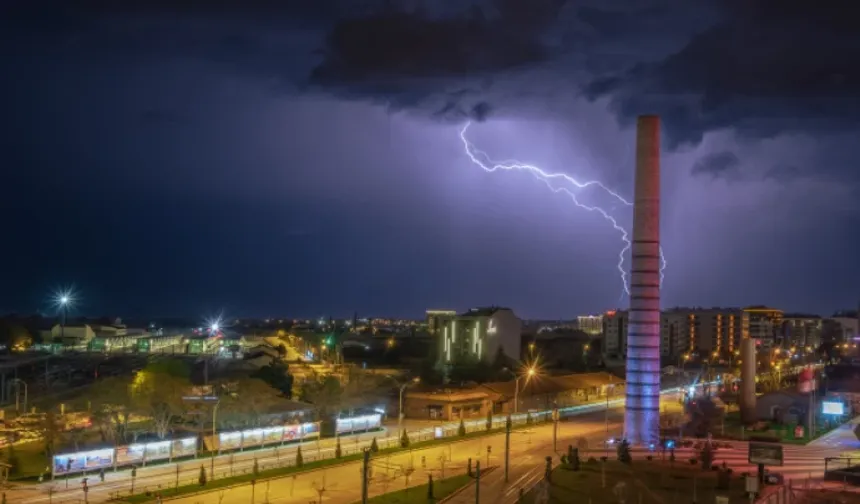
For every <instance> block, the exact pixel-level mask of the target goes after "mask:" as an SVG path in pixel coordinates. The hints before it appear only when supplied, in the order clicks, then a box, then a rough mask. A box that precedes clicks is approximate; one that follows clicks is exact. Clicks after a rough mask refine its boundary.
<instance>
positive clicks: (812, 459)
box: [613, 441, 842, 482]
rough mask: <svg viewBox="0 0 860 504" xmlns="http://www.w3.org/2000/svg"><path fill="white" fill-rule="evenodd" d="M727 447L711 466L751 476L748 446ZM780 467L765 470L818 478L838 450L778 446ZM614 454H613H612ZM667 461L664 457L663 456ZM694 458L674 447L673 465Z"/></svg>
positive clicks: (636, 453) (694, 453) (637, 454)
mask: <svg viewBox="0 0 860 504" xmlns="http://www.w3.org/2000/svg"><path fill="white" fill-rule="evenodd" d="M730 445H731V446H730V447H719V448H717V449H716V452H715V454H714V465H722V464H723V463H724V462H725V464H726V466H728V467H730V468H731V469H732V471H734V472H735V473H744V472H748V473H751V474H752V473H754V472H755V471H757V470H758V466H757V465H755V464H750V463H749V458H748V457H749V455H748V450H749V443H747V442H743V441H737V442H735V441H733V442H731V443H730ZM782 447H783V448H782V450H783V465H782V466H779V467H777V466H772V467H768V470H770V471H772V472H775V473H780V474H782V475H783V477H784V478H785V480H786V482H788V480H790V479H806V478H820V477H822V476H823V475H824V467H825V464H824V460H825V458H827V457H839V456H840V455H841V453H842V450H841V449H840V448H837V447H831V446H827V445H823V446H796V445H782ZM650 454H651V455H653V456H654V457H655V458H659V457H661V456H663V455H662V453H660V452H653V453H650ZM613 455H614V454H613ZM647 455H649V453H648V452H647V451H646V450H633V457H634V459H644V458H645V457H646V456H647ZM665 456H666V457H667V458H668V454H666V455H665ZM693 457H698V450H695V449H693V448H678V449H676V450H675V460H676V462H677V463H685V464H688V463H690V462H689V461H690V459H691V458H693Z"/></svg>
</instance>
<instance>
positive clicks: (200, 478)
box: [197, 464, 207, 486]
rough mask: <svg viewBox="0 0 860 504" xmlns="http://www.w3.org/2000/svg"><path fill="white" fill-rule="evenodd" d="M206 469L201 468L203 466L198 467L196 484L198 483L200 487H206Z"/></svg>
mask: <svg viewBox="0 0 860 504" xmlns="http://www.w3.org/2000/svg"><path fill="white" fill-rule="evenodd" d="M206 481H207V480H206V469H205V468H204V467H203V464H201V465H200V476H198V477H197V482H198V483H200V486H206Z"/></svg>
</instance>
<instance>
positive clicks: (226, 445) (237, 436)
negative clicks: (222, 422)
mask: <svg viewBox="0 0 860 504" xmlns="http://www.w3.org/2000/svg"><path fill="white" fill-rule="evenodd" d="M319 436H320V426H319V423H318V422H306V423H303V424H295V425H279V426H276V427H260V428H257V429H247V430H243V431H232V432H221V433H219V434H218V449H219V450H235V449H237V448H247V447H251V446H265V445H272V444H278V443H288V442H291V441H302V440H307V439H315V438H318V437H319Z"/></svg>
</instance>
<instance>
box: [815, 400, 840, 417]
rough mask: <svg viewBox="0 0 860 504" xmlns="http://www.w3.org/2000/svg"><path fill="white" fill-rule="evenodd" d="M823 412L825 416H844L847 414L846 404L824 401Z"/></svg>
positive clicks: (822, 404)
mask: <svg viewBox="0 0 860 504" xmlns="http://www.w3.org/2000/svg"><path fill="white" fill-rule="evenodd" d="M821 410H822V411H821V412H822V413H824V414H825V415H837V416H842V415H844V414H845V404H844V403H841V402H837V401H822V403H821Z"/></svg>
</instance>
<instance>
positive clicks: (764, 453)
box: [748, 441, 783, 466]
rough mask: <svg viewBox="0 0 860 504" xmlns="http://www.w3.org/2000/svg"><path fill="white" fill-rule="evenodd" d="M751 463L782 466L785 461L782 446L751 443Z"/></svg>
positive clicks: (749, 454) (749, 455)
mask: <svg viewBox="0 0 860 504" xmlns="http://www.w3.org/2000/svg"><path fill="white" fill-rule="evenodd" d="M748 457H749V463H750V464H764V465H770V466H781V465H782V461H783V454H782V445H781V444H775V443H757V442H754V441H750V445H749V453H748Z"/></svg>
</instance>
